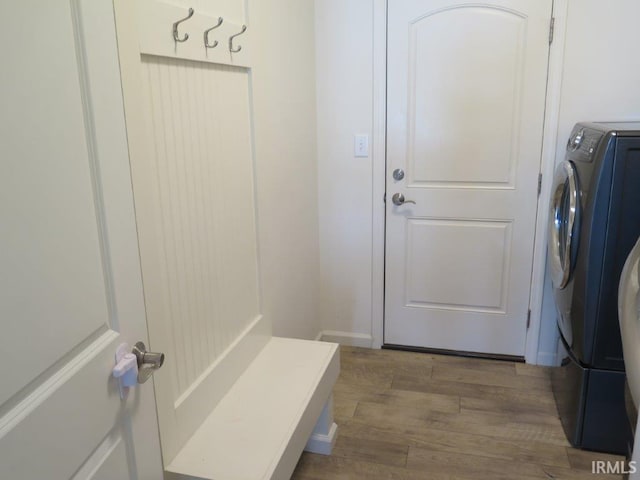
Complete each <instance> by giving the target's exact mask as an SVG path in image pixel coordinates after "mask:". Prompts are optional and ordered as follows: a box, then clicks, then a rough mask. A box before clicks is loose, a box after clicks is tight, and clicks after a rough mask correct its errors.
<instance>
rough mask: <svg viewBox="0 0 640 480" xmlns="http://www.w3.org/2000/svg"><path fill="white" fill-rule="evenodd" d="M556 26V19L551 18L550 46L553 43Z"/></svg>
mask: <svg viewBox="0 0 640 480" xmlns="http://www.w3.org/2000/svg"><path fill="white" fill-rule="evenodd" d="M555 26H556V18H555V17H551V21H550V22H549V45H551V44H552V43H553V32H554V30H555Z"/></svg>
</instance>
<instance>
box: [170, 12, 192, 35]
mask: <svg viewBox="0 0 640 480" xmlns="http://www.w3.org/2000/svg"><path fill="white" fill-rule="evenodd" d="M191 17H193V8H189V14H188V15H187V16H186V17H184V18H182V19H180V20H178V21H177V22H175V23H174V24H173V39H174V40H175V41H176V42H181V43H182V42H186V41H187V40H189V34H188V33H185V34H184V37H182V38H180V36H179V35H178V25H180V24H181V23H182V22H184V21H185V20H189V19H190V18H191Z"/></svg>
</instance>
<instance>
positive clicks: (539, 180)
mask: <svg viewBox="0 0 640 480" xmlns="http://www.w3.org/2000/svg"><path fill="white" fill-rule="evenodd" d="M540 192H542V174H541V173H539V174H538V196H540Z"/></svg>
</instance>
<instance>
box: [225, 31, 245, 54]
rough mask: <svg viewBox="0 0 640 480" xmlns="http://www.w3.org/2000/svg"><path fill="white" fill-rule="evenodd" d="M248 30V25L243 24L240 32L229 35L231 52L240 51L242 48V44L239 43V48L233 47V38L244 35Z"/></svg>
mask: <svg viewBox="0 0 640 480" xmlns="http://www.w3.org/2000/svg"><path fill="white" fill-rule="evenodd" d="M246 31H247V26H246V25H243V26H242V30H241V31H240V32H239V33H236V34H235V35H231V36H230V37H229V51H230V52H231V53H238V52H239V51H240V50H242V46H241V45H239V46H238V48H233V39H234V38H236V37H237V36H239V35H242V34H243V33H244V32H246Z"/></svg>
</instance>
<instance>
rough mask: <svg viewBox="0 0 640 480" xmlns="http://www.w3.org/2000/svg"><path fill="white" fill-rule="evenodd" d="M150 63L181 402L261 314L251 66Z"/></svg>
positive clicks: (163, 248)
mask: <svg viewBox="0 0 640 480" xmlns="http://www.w3.org/2000/svg"><path fill="white" fill-rule="evenodd" d="M142 66H143V72H144V75H145V76H146V80H147V85H148V93H149V96H150V100H151V102H150V103H151V119H152V122H151V124H152V126H151V130H152V135H153V145H154V148H155V152H154V153H155V155H154V160H153V165H152V168H151V169H150V171H149V178H148V181H149V182H156V184H157V185H156V187H157V188H156V191H157V192H158V201H159V205H158V206H157V207H158V208H157V219H158V220H159V221H156V230H157V232H156V234H157V241H158V242H159V243H160V244H161V245H160V248H159V249H158V250H159V252H160V253H161V254H160V255H159V256H160V257H161V258H159V261H160V262H161V265H159V268H160V270H161V271H160V272H159V274H160V275H161V276H162V291H163V296H164V302H165V308H166V309H168V311H169V313H168V314H167V315H165V318H166V319H167V321H168V323H169V325H167V327H168V328H167V330H168V333H169V334H170V336H171V337H172V341H171V343H170V344H168V345H165V348H168V349H169V351H167V352H165V353H166V354H167V356H168V358H171V362H169V364H170V365H171V368H172V375H173V382H174V395H175V396H174V402H177V401H178V400H179V398H180V397H181V396H182V395H183V394H185V392H188V391H190V390H191V389H193V388H194V387H195V386H197V383H198V382H199V377H201V376H202V375H203V374H205V373H206V371H207V369H208V368H209V367H210V366H211V365H212V364H213V363H214V362H215V360H216V359H217V358H218V357H219V356H220V354H221V353H222V352H223V351H224V350H225V349H226V348H227V347H229V346H230V345H231V344H232V343H233V342H234V340H236V338H237V337H238V336H239V335H240V333H241V332H242V331H243V330H245V329H246V328H247V327H248V326H249V324H250V323H251V322H252V321H253V320H254V319H255V318H256V317H257V316H258V315H259V314H260V299H259V286H258V259H257V245H256V222H255V218H256V215H255V202H254V173H253V157H252V148H251V144H252V143H251V142H252V134H251V121H250V98H249V74H248V72H247V71H246V70H244V69H238V68H233V67H228V66H222V65H213V64H205V63H196V62H188V61H184V60H175V59H170V58H160V57H152V56H143V57H142ZM156 300H159V299H156Z"/></svg>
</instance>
